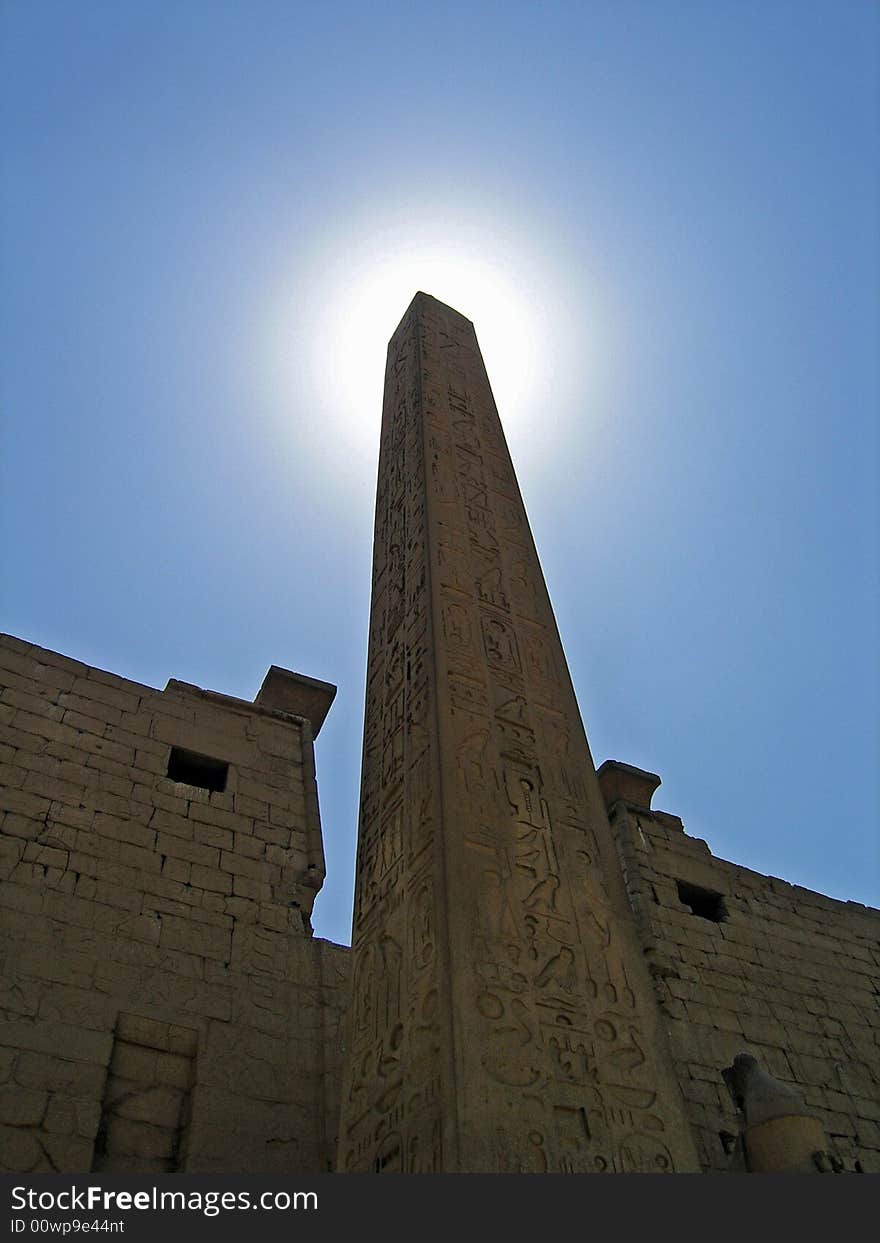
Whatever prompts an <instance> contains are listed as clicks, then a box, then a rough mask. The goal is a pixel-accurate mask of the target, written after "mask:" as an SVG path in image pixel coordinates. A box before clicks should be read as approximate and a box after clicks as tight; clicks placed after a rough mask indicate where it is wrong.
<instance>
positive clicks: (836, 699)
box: [0, 0, 880, 941]
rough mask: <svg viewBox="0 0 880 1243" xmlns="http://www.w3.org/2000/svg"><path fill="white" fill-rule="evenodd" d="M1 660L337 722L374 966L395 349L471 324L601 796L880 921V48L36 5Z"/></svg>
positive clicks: (21, 64)
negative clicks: (308, 710)
mask: <svg viewBox="0 0 880 1243" xmlns="http://www.w3.org/2000/svg"><path fill="white" fill-rule="evenodd" d="M0 12H2V51H0V57H2V60H0V70H2V72H0V79H2V86H0V90H2V131H3V132H2V157H0V158H2V165H0V174H2V185H0V193H2V207H0V230H2V232H0V245H2V269H3V278H2V289H0V349H2V354H0V399H2V409H3V424H2V437H3V445H2V449H3V455H2V467H0V471H2V474H0V521H2V533H3V543H2V556H3V592H2V613H0V624H2V626H3V628H4V629H6V630H8V631H11V632H12V633H14V634H18V635H20V636H22V637H25V638H28V639H31V640H33V641H35V642H38V643H41V644H43V645H44V646H47V647H51V648H54V649H56V650H59V651H61V652H64V653H66V654H68V655H71V656H75V657H77V658H79V659H82V660H85V661H88V662H90V663H92V664H95V665H98V666H100V667H103V668H107V669H110V670H113V671H114V672H117V673H120V674H124V675H126V676H129V677H132V678H134V679H137V680H139V681H143V682H146V683H149V684H152V685H156V686H164V684H165V682H166V680H167V679H168V678H169V677H178V678H182V679H184V680H187V681H191V682H196V683H198V684H200V685H203V686H207V687H210V688H212V689H214V690H219V691H224V692H227V693H229V694H234V695H242V696H245V697H248V698H250V697H251V696H252V695H253V694H254V693H255V692H256V690H257V688H258V687H259V684H260V682H261V680H262V677H263V674H264V673H265V671H266V669H267V668H268V666H269V665H270V664H272V663H275V664H280V665H285V666H287V667H289V668H293V669H296V670H298V671H300V672H303V673H306V674H310V675H312V676H315V677H319V678H325V679H328V680H330V681H332V682H334V683H336V684H337V685H338V686H339V694H338V696H337V700H336V703H335V705H334V707H333V709H332V711H331V713H330V716H329V718H328V721H327V724H326V726H325V728H324V731H323V732H322V734H321V737H320V739H319V741H318V746H317V763H318V778H319V784H320V793H321V803H322V813H323V825H324V836H325V848H326V854H327V861H328V873H329V874H328V880H327V883H326V886H325V891H324V893H323V894H322V895H321V896H320V897H319V899H318V903H317V906H316V919H315V925H316V930H317V931H318V932H319V933H320V934H321V935H324V936H328V937H330V938H331V939H334V940H342V941H345V940H348V932H349V926H350V911H351V885H352V877H353V858H354V842H355V833H356V818H357V785H358V772H359V764H360V730H361V724H362V715H363V702H362V700H363V686H364V670H365V659H366V636H367V615H368V604H369V599H368V592H369V575H370V545H371V536H372V507H373V494H374V487H375V469H376V454H377V447H378V428H379V418H380V402H381V376H382V368H383V365H384V349H385V343H386V342H387V339H388V337H389V336H390V334H391V332H392V331H393V329H394V327H395V326H396V324H397V321H398V320H399V318H400V315H401V314H402V312H403V310H404V309H405V307H406V305H407V303H408V301H409V299H410V297H411V296H412V294H413V293H414V292H415V291H416V290H417V289H419V288H424V289H427V291H428V292H429V293H433V294H435V295H436V296H437V297H440V298H442V299H443V300H444V301H448V302H451V303H452V305H454V306H456V307H457V309H459V310H460V311H462V312H463V313H464V314H466V315H468V316H469V317H470V318H471V319H473V320H474V322H475V325H476V329H477V334H478V336H479V338H480V341H481V344H482V345H483V349H484V354H485V356H486V361H487V365H488V368H489V374H490V378H491V380H492V382H493V387H494V388H495V391H496V397H497V398H498V404H499V408H500V411H501V416H502V420H503V422H504V424H505V428H506V430H507V434H508V440H509V443H510V447H511V452H512V455H513V458H514V464H515V466H516V468H517V471H518V474H519V478H520V484H521V487H522V490H523V494H524V497H525V501H526V505H527V508H528V510H529V514H530V517H531V520H532V525H533V529H534V533H535V538H536V542H537V545H538V550H539V553H540V555H541V558H542V562H543V565H544V569H545V573H546V577H547V580H548V585H549V587H550V593H551V597H552V599H553V602H554V606H555V609H556V613H557V619H558V621H559V626H560V630H561V633H562V638H563V642H564V645H565V648H566V653H567V656H568V659H569V663H570V667H571V670H572V675H573V678H574V682H575V686H576V689H577V692H578V697H579V701H580V705H581V711H582V714H583V716H584V721H585V725H586V729H587V734H588V737H589V738H590V742H591V745H592V749H593V753H594V757H595V759H596V762H597V763H599V762H601V760H602V759H605V758H609V757H613V758H616V759H621V760H624V761H627V762H629V763H633V764H638V765H640V766H642V767H646V768H649V769H652V770H653V771H656V772H658V773H660V774H661V775H662V777H663V786H662V787H661V789H660V790H659V791H658V794H657V796H656V797H655V804H656V805H658V806H659V807H661V808H664V809H667V810H669V811H673V812H675V813H676V814H678V815H681V816H682V817H683V818H684V821H685V825H686V828H687V830H688V831H689V832H690V833H692V834H694V835H696V836H700V837H704V838H705V839H706V840H707V841H708V843H709V845H710V847H711V849H712V850H713V852H714V853H715V854H716V855H719V856H721V857H725V858H729V859H733V860H735V861H736V862H739V863H742V864H745V865H747V866H750V867H753V868H755V869H757V870H759V871H762V872H768V873H771V874H773V875H777V876H781V877H784V878H785V879H788V880H792V881H795V882H797V883H800V884H803V885H806V886H808V887H810V888H813V889H818V890H820V891H822V892H825V893H828V894H831V895H832V896H834V897H839V898H851V899H854V900H858V901H863V902H869V903H872V904H873V905H880V857H878V856H880V845H878V838H880V834H878V824H877V808H878V805H880V775H878V774H880V766H878V756H880V737H878V734H880V702H878V700H880V667H878V643H877V638H878V633H880V590H878V586H880V549H878V542H880V534H878V533H880V512H878V509H880V505H878V496H880V488H878V482H880V481H878V473H880V446H878V409H880V400H878V399H880V376H878V370H880V369H878V341H880V225H878V221H880V154H878V152H880V145H878V137H880V135H878V128H880V123H878V117H880V107H878V105H880V98H878V96H880V52H878V48H880V9H878V7H877V6H876V4H874V3H870V2H868V0H865V2H860V0H844V2H842V3H841V2H840V0H834V2H829V3H810V2H809V0H797V2H796V3H795V2H792V3H784V2H781V0H762V2H761V3H751V2H750V0H741V2H738V3H725V2H723V0H713V2H709V0H705V2H703V3H687V2H684V0H681V2H675V0H656V2H653V3H647V2H644V3H635V2H633V0H616V2H615V3H591V2H589V0H584V2H582V3H578V4H559V3H542V4H537V3H529V4H516V3H512V2H510V0H508V2H506V3H503V4H500V3H499V4H491V3H482V2H480V0H471V2H469V3H448V4H436V3H435V4H430V5H429V4H420V3H412V2H411V3H408V4H398V3H372V4H370V5H367V4H363V3H360V4H343V3H340V4H333V3H324V4H317V3H314V4H312V3H309V4H305V3H295V2H294V0H287V2H285V3H274V2H272V0H248V3H244V2H243V0H238V2H236V3H231V2H229V0H210V2H205V3H200V2H198V0H177V2H175V3H170V2H167V0H158V2H154V3H147V2H146V0H139V2H132V0H113V2H109V3H97V2H94V0H77V3H76V4H70V3H47V2H46V0H26V2H25V0H16V2H10V0H6V2H5V3H3V4H2V6H0Z"/></svg>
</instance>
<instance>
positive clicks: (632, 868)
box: [609, 788, 880, 1172]
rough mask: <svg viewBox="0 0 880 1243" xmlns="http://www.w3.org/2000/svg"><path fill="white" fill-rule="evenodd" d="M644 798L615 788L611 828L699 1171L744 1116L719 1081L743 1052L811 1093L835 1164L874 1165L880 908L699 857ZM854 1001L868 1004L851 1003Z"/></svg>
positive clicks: (725, 1162)
mask: <svg viewBox="0 0 880 1243" xmlns="http://www.w3.org/2000/svg"><path fill="white" fill-rule="evenodd" d="M638 802H640V803H641V804H642V805H636V804H635V803H633V801H632V800H628V798H627V794H626V792H624V791H622V790H621V789H619V788H614V789H612V788H609V812H610V817H611V825H612V828H613V830H614V833H615V836H616V839H617V845H618V850H619V852H620V855H621V860H622V863H623V867H624V873H625V876H626V882H627V887H628V890H629V893H630V898H631V901H632V905H633V909H634V912H635V919H636V922H637V926H638V930H639V936H640V938H641V940H642V942H643V944H645V945H646V946H649V947H650V948H651V952H650V954H649V955H648V962H649V964H650V967H651V970H652V973H653V975H654V984H655V989H656V993H657V997H658V999H659V1002H660V1006H661V1009H662V1011H663V1013H664V1015H665V1016H666V1022H667V1026H668V1028H669V1033H670V1038H671V1040H672V1044H673V1049H674V1052H675V1064H676V1073H677V1075H678V1080H679V1083H680V1086H681V1090H682V1094H683V1096H684V1099H685V1103H686V1108H687V1111H688V1116H689V1118H690V1121H691V1125H692V1127H693V1129H694V1133H695V1135H696V1137H697V1141H698V1144H699V1148H700V1153H701V1164H702V1167H703V1169H704V1170H706V1171H707V1172H720V1171H723V1170H728V1169H730V1162H731V1157H730V1153H729V1152H728V1150H727V1148H726V1147H725V1141H724V1138H723V1137H724V1136H726V1135H730V1134H736V1133H737V1130H738V1127H739V1125H740V1120H739V1119H738V1116H737V1111H736V1107H735V1104H734V1102H733V1100H732V1099H731V1096H730V1094H729V1093H728V1092H727V1091H724V1090H721V1091H718V1088H719V1087H720V1086H721V1079H720V1076H719V1068H721V1067H724V1066H726V1065H728V1064H729V1063H730V1062H731V1061H732V1060H733V1058H734V1057H735V1055H736V1054H737V1053H739V1052H740V1051H741V1050H743V1049H746V1050H747V1051H748V1052H749V1053H750V1054H751V1055H753V1056H754V1057H756V1058H757V1059H758V1061H759V1062H760V1063H761V1065H762V1066H764V1067H766V1068H767V1069H768V1070H769V1071H770V1073H771V1074H773V1075H774V1076H776V1077H777V1078H778V1079H780V1080H781V1081H782V1082H783V1083H784V1084H787V1085H789V1087H790V1088H791V1089H798V1090H800V1091H801V1092H802V1093H803V1095H804V1097H805V1099H806V1101H807V1104H808V1105H809V1106H810V1111H811V1113H814V1114H815V1115H816V1118H817V1119H818V1122H819V1123H820V1124H821V1126H822V1127H823V1128H824V1132H825V1135H826V1137H827V1145H828V1152H829V1154H830V1155H831V1158H832V1159H833V1160H834V1161H835V1162H836V1163H838V1164H839V1165H840V1166H842V1167H843V1168H845V1169H847V1170H854V1169H857V1168H860V1169H862V1170H864V1171H872V1172H877V1171H880V1140H878V1135H877V1133H876V1131H874V1130H873V1129H872V1127H871V1125H870V1120H871V1119H872V1118H874V1117H876V1116H877V1115H878V1113H880V1014H878V1011H877V1004H876V997H877V992H876V990H877V987H878V982H880V951H878V932H880V912H877V911H873V910H870V909H868V908H865V907H860V906H858V905H857V904H855V903H848V902H836V901H834V900H833V899H831V898H826V897H824V896H823V895H822V894H817V893H812V892H810V891H809V890H806V889H802V888H800V887H797V886H793V885H789V884H786V882H784V881H780V880H778V879H776V878H773V877H767V876H760V875H759V874H758V873H756V872H751V871H749V870H748V869H746V868H740V867H737V866H736V865H735V864H732V863H728V862H726V861H725V860H723V859H715V858H713V857H712V856H711V855H709V854H708V853H702V854H700V855H699V856H695V855H694V854H693V852H692V850H691V844H692V842H693V839H691V838H688V837H686V835H685V834H684V833H683V832H682V829H681V822H680V821H679V820H677V819H676V818H675V817H673V816H669V815H667V814H665V813H663V812H655V811H651V810H649V809H648V808H647V807H645V806H644V805H643V802H644V801H643V800H638ZM680 886H683V887H684V895H685V897H689V898H690V900H691V902H692V903H693V904H694V905H693V906H689V905H687V904H686V903H685V902H683V901H682V899H681V897H680V896H679V895H680ZM700 890H702V891H703V892H704V893H705V894H707V895H709V899H711V897H712V895H715V896H716V897H717V898H718V899H720V902H721V906H720V907H719V906H718V904H717V903H715V904H714V905H713V903H712V902H711V900H706V903H705V905H704V906H703V907H702V908H700V901H699V891H700ZM695 891H696V892H695ZM698 909H702V910H703V912H704V913H703V914H702V915H700V914H697V913H695V911H697V910H698ZM707 916H714V918H708V917H707ZM716 920H717V922H715V921H716ZM863 967H864V968H865V969H866V971H867V974H863V972H862V968H863ZM872 989H873V993H874V995H873V1000H869V993H870V992H871V990H872ZM860 997H863V998H864V999H865V1006H864V1009H860V1008H859V1006H858V1004H856V1005H850V1004H848V1002H849V999H850V998H855V999H858V998H860ZM707 1085H710V1086H711V1088H712V1090H713V1092H715V1093H716V1095H714V1096H713V1094H712V1092H708V1091H707ZM829 1089H831V1090H830V1091H829ZM771 1131H772V1128H771ZM770 1133H771V1132H768V1134H770ZM753 1142H756V1141H754V1139H753Z"/></svg>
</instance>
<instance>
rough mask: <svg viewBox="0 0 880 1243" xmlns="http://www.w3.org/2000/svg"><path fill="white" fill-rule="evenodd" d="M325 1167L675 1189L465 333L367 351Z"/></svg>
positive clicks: (663, 1099) (655, 1036)
mask: <svg viewBox="0 0 880 1243" xmlns="http://www.w3.org/2000/svg"><path fill="white" fill-rule="evenodd" d="M373 556H374V560H373V599H372V609H371V618H370V654H369V665H368V674H367V704H366V718H365V730H364V756H363V772H362V790H361V819H360V838H359V847H358V880H357V894H356V899H355V921H354V956H355V962H354V999H353V1014H352V1029H351V1064H350V1069H349V1074H348V1079H347V1082H346V1084H345V1087H344V1090H343V1104H342V1123H341V1131H340V1136H341V1138H340V1168H341V1169H345V1170H352V1171H355V1170H364V1171H369V1170H376V1171H379V1172H385V1171H391V1170H402V1171H405V1172H413V1173H415V1172H422V1171H464V1172H468V1171H489V1172H491V1171H497V1172H502V1171H519V1170H523V1171H534V1172H552V1171H568V1172H591V1171H595V1172H604V1171H612V1170H616V1171H620V1172H624V1171H629V1170H656V1171H669V1170H673V1169H692V1168H695V1166H696V1161H695V1156H694V1153H693V1149H692V1146H691V1141H690V1136H689V1133H688V1130H687V1127H686V1124H684V1122H683V1121H682V1118H681V1115H680V1112H679V1104H678V1097H677V1089H676V1088H675V1087H674V1078H673V1075H672V1071H671V1068H670V1066H669V1063H668V1059H667V1055H666V1053H665V1049H664V1046H663V1043H662V1036H661V1034H660V1033H659V1032H658V1030H657V1028H656V1022H655V1004H654V1000H653V996H652V993H651V986H650V982H649V980H648V978H647V974H646V971H645V968H644V965H643V962H642V955H641V950H640V948H639V947H638V945H637V943H636V940H635V934H634V929H633V927H632V919H631V913H630V910H629V907H628V905H627V900H626V896H625V892H624V889H623V884H622V879H621V875H620V868H619V864H618V861H617V856H616V854H615V851H614V847H613V843H612V841H611V836H610V831H609V828H608V821H607V817H606V813H605V810H604V805H603V800H602V797H601V795H600V792H599V788H598V784H597V781H596V775H595V771H594V769H593V764H592V761H591V758H590V754H589V749H588V746H587V742H586V738H585V736H584V732H583V727H582V725H581V720H580V715H579V712H578V708H577V704H576V701H575V698H574V693H573V691H572V687H571V682H570V679H569V676H568V671H567V668H566V664H565V658H564V656H563V652H562V647H561V644H560V641H559V637H558V634H557V630H556V625H555V621H554V618H553V613H552V610H551V607H550V601H549V598H548V596H547V591H546V588H545V586H544V581H543V576H542V574H541V569H540V565H539V563H538V559H537V555H536V552H535V548H534V544H533V541H532V537H531V533H530V531H529V527H528V522H527V519H526V515H525V510H524V507H523V504H522V500H521V498H520V494H519V489H518V486H517V482H516V479H515V476H514V473H513V468H512V466H511V462H510V457H509V454H508V451H507V446H506V443H505V440H504V434H503V432H502V429H501V423H500V420H499V418H498V414H497V411H496V409H495V403H494V400H493V397H492V392H491V389H490V387H489V382H488V378H487V376H486V371H485V368H484V366H483V361H482V358H481V356H480V351H479V347H478V345H477V340H476V336H475V334H474V330H473V326H472V324H471V323H470V321H468V320H466V319H465V318H464V317H463V316H461V315H460V314H458V313H457V312H456V311H453V310H452V309H451V308H449V307H446V306H444V305H443V304H442V303H439V302H437V301H436V300H435V299H433V298H430V297H428V296H427V295H425V294H417V295H416V297H415V298H414V300H413V302H412V304H411V306H410V308H409V310H408V311H407V313H406V315H405V316H404V319H403V321H402V322H401V324H400V326H399V328H398V329H397V331H396V332H395V334H394V336H393V338H392V340H391V343H390V345H389V350H388V365H387V370H386V380H385V399H384V408H383V420H382V441H381V449H380V463H379V483H378V494H377V502H376V527H375V543H374V554H373Z"/></svg>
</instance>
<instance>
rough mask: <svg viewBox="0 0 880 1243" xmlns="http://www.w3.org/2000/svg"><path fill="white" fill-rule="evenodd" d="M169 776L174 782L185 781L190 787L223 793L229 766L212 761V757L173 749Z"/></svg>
mask: <svg viewBox="0 0 880 1243" xmlns="http://www.w3.org/2000/svg"><path fill="white" fill-rule="evenodd" d="M168 776H169V777H170V778H171V780H172V781H183V782H185V783H186V784H187V785H190V786H200V787H201V788H202V789H203V790H215V791H217V792H218V793H222V792H223V790H225V789H226V778H227V777H228V776H229V765H228V764H227V762H226V761H225V760H215V759H212V758H211V756H210V755H199V754H198V753H197V752H195V751H186V750H184V748H183V747H172V748H171V754H170V755H169V756H168Z"/></svg>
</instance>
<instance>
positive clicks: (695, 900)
mask: <svg viewBox="0 0 880 1243" xmlns="http://www.w3.org/2000/svg"><path fill="white" fill-rule="evenodd" d="M676 884H677V885H678V900H679V902H681V904H682V906H687V907H689V908H690V912H691V914H692V915H698V916H699V917H700V919H709V920H711V921H712V923H713V924H720V923H723V921H724V920H725V919H726V918H727V907H726V906H725V905H724V899H723V898H722V896H721V894H720V893H715V892H714V891H713V890H711V889H702V888H700V886H699V885H689V884H688V882H687V881H684V880H680V881H676Z"/></svg>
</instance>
